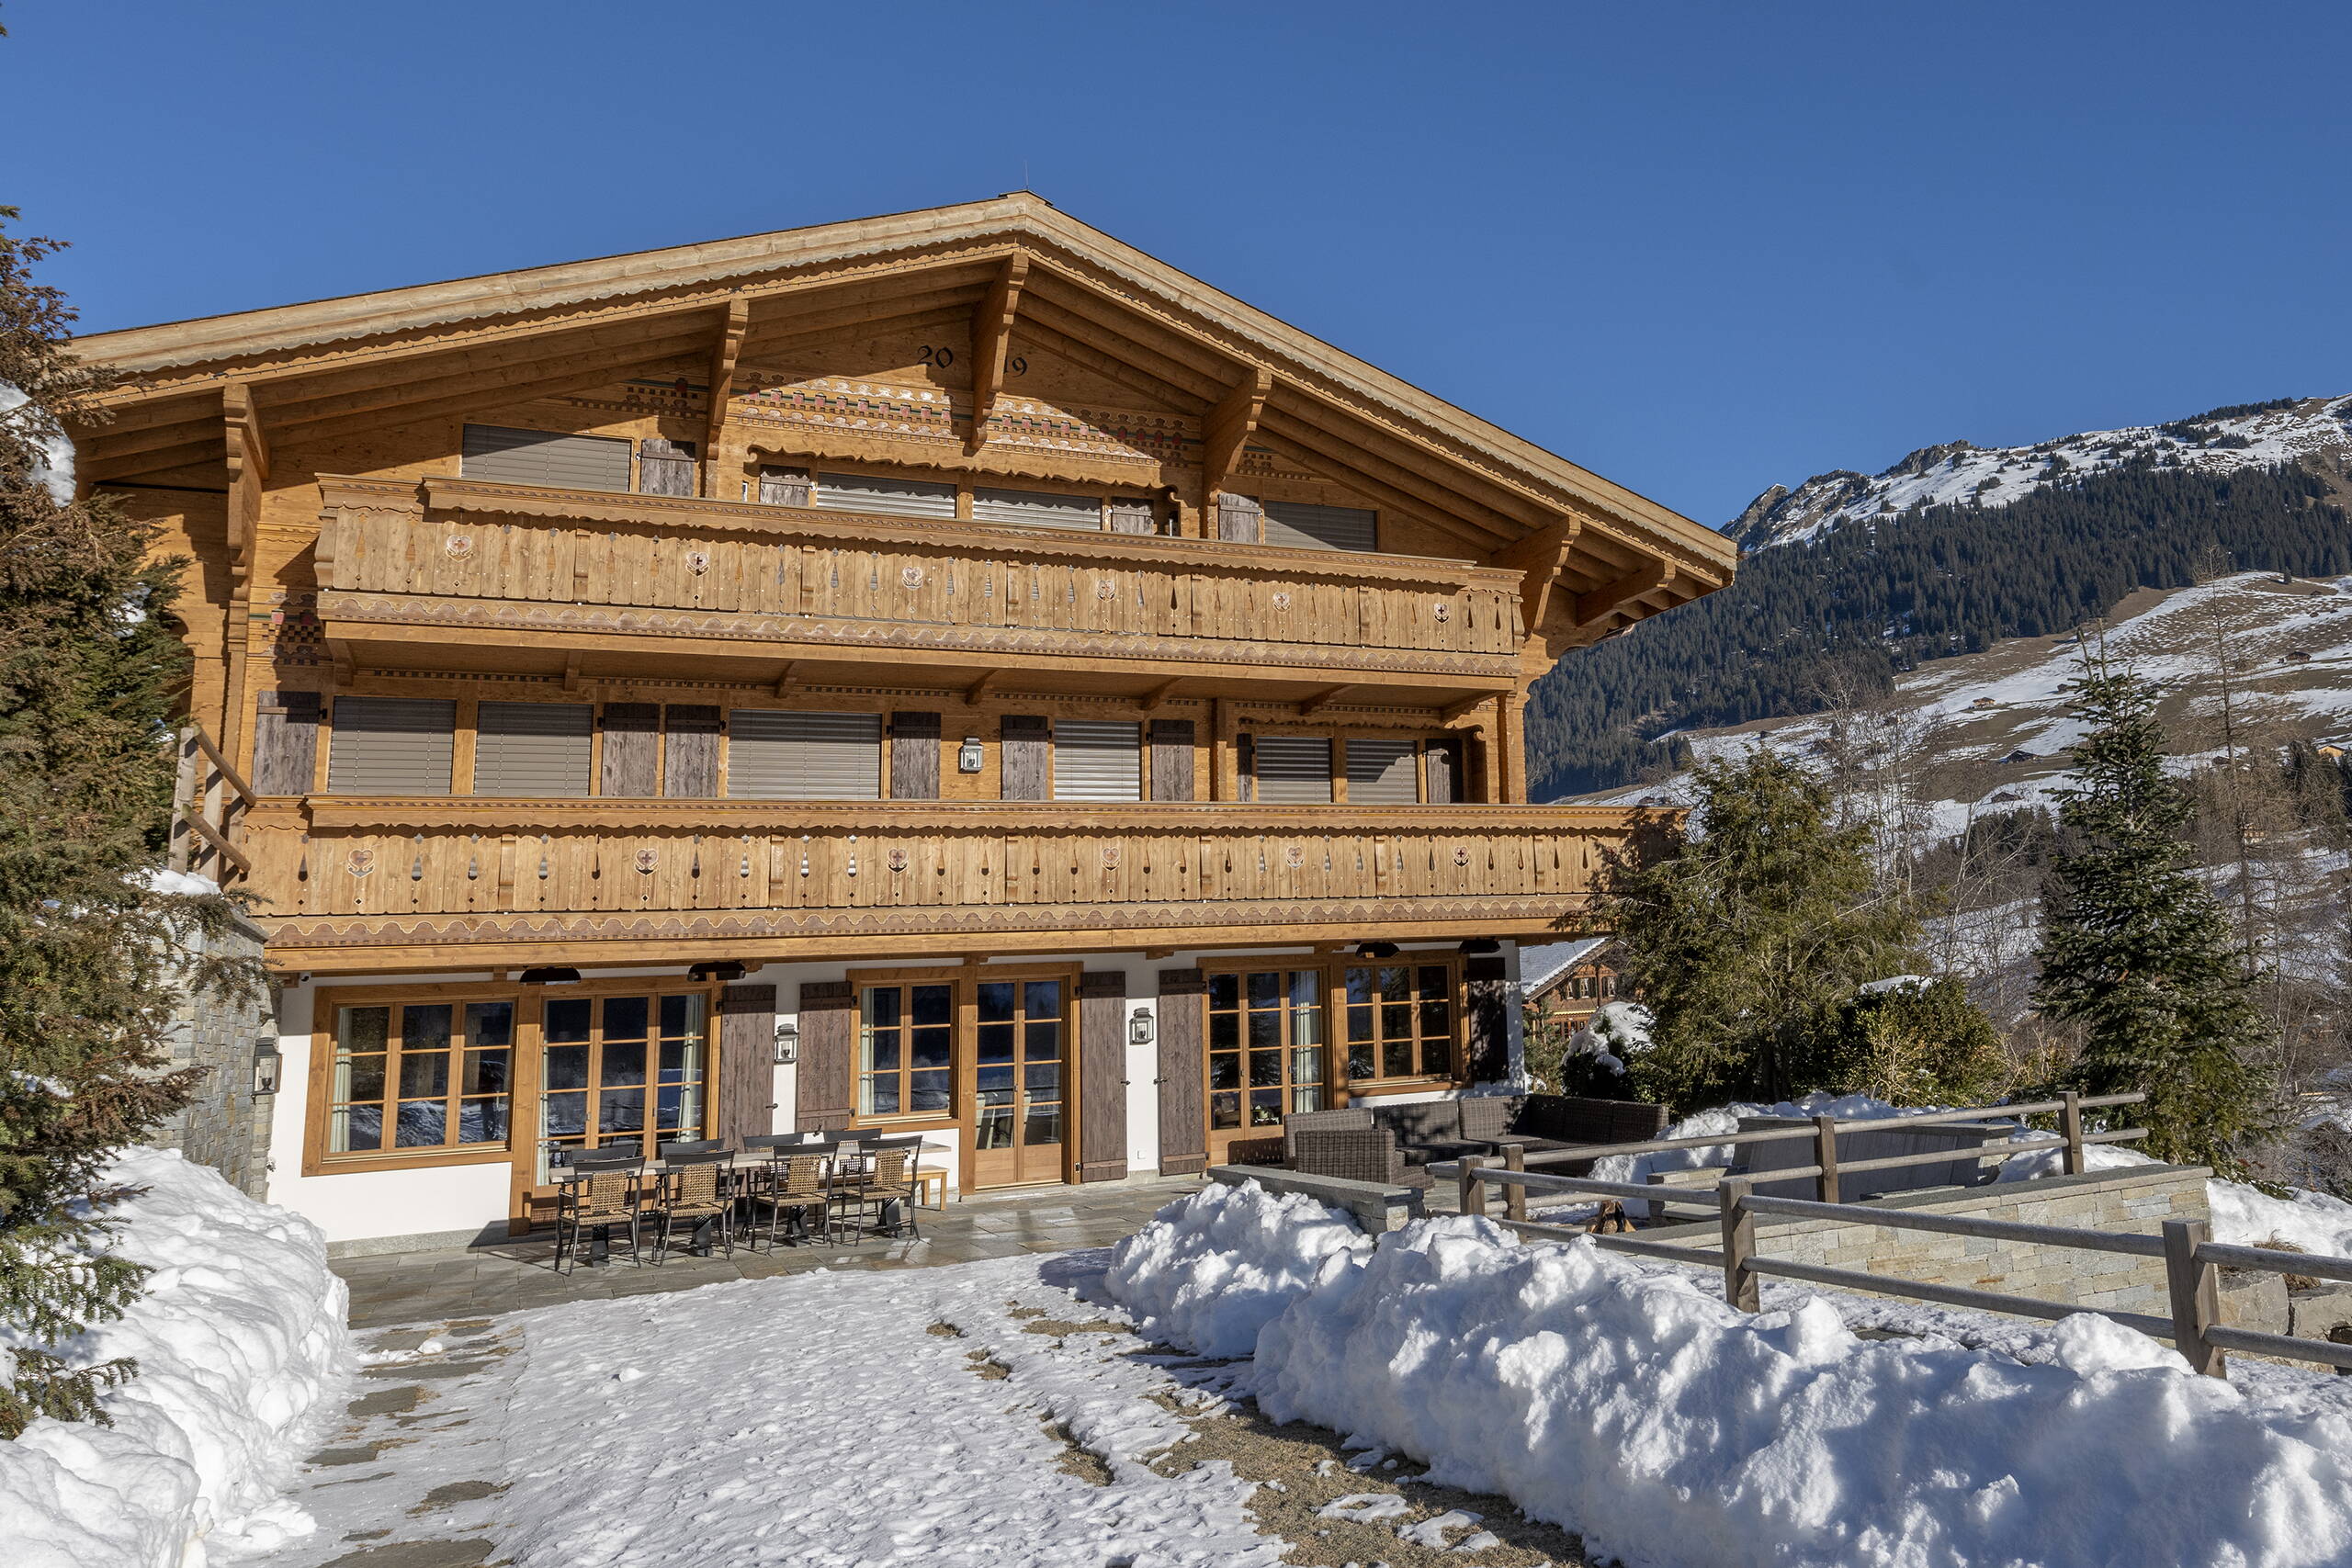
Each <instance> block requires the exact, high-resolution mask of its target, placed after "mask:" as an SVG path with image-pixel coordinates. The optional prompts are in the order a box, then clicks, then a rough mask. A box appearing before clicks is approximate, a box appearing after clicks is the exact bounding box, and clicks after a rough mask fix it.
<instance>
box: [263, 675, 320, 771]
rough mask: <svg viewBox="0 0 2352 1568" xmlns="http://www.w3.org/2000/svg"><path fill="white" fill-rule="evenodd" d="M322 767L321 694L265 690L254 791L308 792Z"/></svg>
mask: <svg viewBox="0 0 2352 1568" xmlns="http://www.w3.org/2000/svg"><path fill="white" fill-rule="evenodd" d="M318 770H319V694H318V693H316V692H264V693H263V694H261V705H260V706H259V707H258V708H257V709H256V710H255V711H254V794H255V795H308V794H310V793H311V780H312V779H314V778H316V777H317V776H318Z"/></svg>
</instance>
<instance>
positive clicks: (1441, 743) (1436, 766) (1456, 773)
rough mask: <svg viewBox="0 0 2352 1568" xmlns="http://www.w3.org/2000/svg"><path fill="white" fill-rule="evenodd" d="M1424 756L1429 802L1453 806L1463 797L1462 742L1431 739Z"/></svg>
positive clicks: (1434, 804) (1436, 804) (1464, 781)
mask: <svg viewBox="0 0 2352 1568" xmlns="http://www.w3.org/2000/svg"><path fill="white" fill-rule="evenodd" d="M1424 756H1425V757H1426V759H1427V761H1426V765H1425V769H1424V771H1425V773H1427V775H1428V779H1429V796H1428V799H1429V803H1430V805H1431V806H1453V805H1456V804H1458V803H1459V802H1461V801H1462V800H1463V799H1464V798H1465V792H1464V788H1463V786H1464V784H1465V783H1466V782H1467V781H1466V780H1464V777H1463V767H1462V742H1461V741H1459V740H1432V741H1430V743H1429V750H1428V751H1427V752H1425V753H1424Z"/></svg>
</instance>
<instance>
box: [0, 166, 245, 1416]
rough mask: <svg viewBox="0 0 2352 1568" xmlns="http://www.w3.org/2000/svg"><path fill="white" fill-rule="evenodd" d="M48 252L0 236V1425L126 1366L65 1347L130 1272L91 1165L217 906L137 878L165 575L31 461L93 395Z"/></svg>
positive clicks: (155, 1104)
mask: <svg viewBox="0 0 2352 1568" xmlns="http://www.w3.org/2000/svg"><path fill="white" fill-rule="evenodd" d="M15 217H16V211H15V209H12V208H0V223H4V222H5V221H6V220H12V219H14V218H15ZM55 248H56V247H55V246H54V244H53V243H51V242H48V241H43V240H39V239H19V238H17V237H15V236H13V235H11V234H9V233H8V232H7V231H6V229H5V228H0V1345H5V1346H6V1350H7V1352H8V1353H7V1354H6V1356H5V1357H0V1438H13V1437H15V1436H16V1435H17V1433H18V1432H20V1431H21V1430H23V1428H24V1427H25V1425H26V1424H27V1423H28V1422H29V1421H30V1420H32V1419H33V1418H34V1417H36V1416H56V1417H59V1418H62V1419H90V1418H97V1419H103V1418H104V1413H103V1411H102V1410H100V1408H99V1407H98V1404H97V1401H98V1398H99V1396H100V1395H101V1394H102V1393H104V1392H105V1390H106V1389H107V1387H110V1386H112V1385H113V1384H114V1383H116V1382H119V1381H121V1380H122V1379H123V1378H125V1377H127V1376H130V1374H131V1373H132V1372H133V1371H135V1370H136V1369H135V1368H133V1367H131V1366H130V1365H129V1364H128V1363H124V1362H119V1361H118V1362H109V1363H105V1364H100V1365H89V1364H86V1363H85V1361H84V1360H83V1359H77V1358H76V1357H74V1354H73V1353H72V1350H71V1348H70V1345H69V1342H70V1341H71V1340H72V1338H73V1337H74V1335H76V1334H77V1333H79V1332H80V1331H81V1330H82V1329H83V1328H85V1327H86V1326H87V1325H90V1324H92V1323H94V1322H97V1321H101V1320H103V1319H106V1318H107V1317H112V1316H116V1315H119V1314H120V1313H121V1311H122V1309H123V1307H124V1306H125V1305H126V1304H127V1303H129V1302H130V1300H131V1299H133V1297H134V1296H135V1295H136V1294H137V1292H138V1289H139V1280H140V1277H141V1274H142V1272H143V1270H141V1269H139V1268H138V1267H137V1266H135V1265H133V1264H130V1263H129V1262H126V1261H124V1260H122V1259H120V1258H110V1257H107V1256H106V1255H105V1252H104V1242H105V1238H106V1231H107V1225H106V1219H105V1214H106V1210H107V1205H108V1203H109V1202H110V1201H113V1200H114V1199H117V1198H119V1197H120V1196H121V1194H120V1193H119V1192H108V1191H106V1190H103V1187H104V1178H103V1170H104V1166H105V1162H106V1157H107V1151H109V1150H111V1149H113V1148H115V1147H117V1146H119V1145H122V1144H125V1143H130V1142H135V1141H137V1140H138V1139H140V1138H141V1137H143V1136H145V1135H147V1134H151V1133H152V1132H153V1130H154V1129H155V1127H156V1126H157V1125H158V1124H159V1123H160V1122H161V1121H162V1120H163V1118H164V1117H166V1116H168V1115H169V1114H171V1113H172V1112H173V1111H175V1110H177V1109H178V1108H179V1107H180V1106H182V1105H184V1104H185V1103H187V1099H188V1097H189V1095H190V1093H191V1091H192V1089H193V1083H192V1079H193V1077H195V1075H194V1074H193V1073H192V1072H176V1073H175V1072H172V1071H169V1070H167V1069H168V1068H169V1066H170V1061H171V1056H170V1051H169V1048H168V1043H167V1042H168V1034H167V1032H168V1029H169V1027H170V1022H171V1015H172V1010H173V1004H174V1001H175V995H176V992H175V980H180V979H185V978H187V976H185V975H183V974H181V973H180V959H181V955H182V953H183V952H184V946H185V943H186V942H187V938H188V936H189V935H190V934H191V933H192V932H193V931H196V930H198V929H207V930H218V929H220V927H222V926H223V925H225V924H226V922H227V921H228V920H229V919H231V918H232V911H231V909H230V908H229V905H228V903H227V901H226V900H225V899H223V898H221V897H219V896H211V897H189V896H175V895H168V894H163V893H158V892H154V891H151V890H150V889H149V887H148V886H147V883H148V880H149V877H148V874H150V873H152V872H153V870H154V869H155V868H157V867H158V866H160V865H161V863H162V854H163V850H164V843H165V840H166V834H167V830H168V827H169V817H170V809H171V796H172V783H173V765H172V751H171V746H170V744H169V741H170V732H169V724H170V720H171V716H172V711H173V706H174V704H175V699H176V697H177V694H178V693H179V691H180V690H181V688H182V687H183V686H184V685H185V683H186V673H185V672H186V668H187V655H186V653H185V651H184V650H183V649H182V648H181V645H180V643H179V640H178V638H177V637H175V636H174V635H173V633H172V631H171V629H170V628H169V627H168V626H165V625H164V621H163V619H162V615H163V613H164V609H165V607H166V606H167V605H168V604H169V602H170V599H171V595H172V592H173V585H174V581H175V576H176V572H177V567H176V565H175V564H171V563H165V564H153V563H150V562H149V561H148V559H147V556H148V552H149V549H150V547H151V545H152V543H153V535H152V530H150V529H149V528H148V527H146V526H144V525H140V524H137V523H134V522H132V521H131V520H130V519H129V518H127V517H125V516H124V515H123V513H121V512H120V511H119V508H118V507H117V506H116V505H115V504H114V503H113V502H109V501H107V500H105V499H103V498H96V497H94V498H91V499H88V500H84V501H79V502H75V501H73V500H71V499H70V494H71V487H70V484H67V483H66V482H64V481H63V479H62V476H61V475H59V474H56V473H53V472H51V471H50V467H49V465H50V464H51V462H52V461H53V462H55V463H57V464H59V465H60V466H62V464H63V463H64V462H66V461H68V460H69V459H67V457H66V456H65V448H64V447H63V446H62V429H61V426H60V420H61V417H62V416H63V415H66V414H68V413H70V412H77V411H80V410H84V409H85V408H86V406H87V400H88V398H89V396H90V394H91V393H92V392H93V391H95V390H96V389H97V387H98V386H99V384H100V383H99V380H98V378H96V376H94V375H93V374H92V373H90V372H89V371H88V370H86V369H85V368H84V367H79V366H77V365H75V364H74V361H73V359H72V357H71V355H70V354H69V352H68V350H67V348H66V344H65V333H66V326H67V323H68V322H70V321H72V320H73V312H72V311H71V310H68V309H67V308H66V306H65V302H64V300H63V299H62V296H61V295H60V294H59V292H58V291H57V290H55V289H53V288H43V287H40V286H37V285H35V284H34V283H33V282H32V281H31V279H30V276H29V272H30V268H31V266H32V264H34V263H35V262H37V261H39V260H40V258H41V257H42V256H43V255H45V254H48V253H49V252H51V250H53V249H55ZM54 491H65V492H66V493H65V495H63V496H61V495H59V494H57V493H54ZM195 978H196V980H197V981H198V983H199V984H203V985H207V986H235V985H239V984H242V983H249V977H244V976H238V975H235V974H232V973H229V972H227V971H225V970H221V969H219V968H208V969H205V970H203V971H201V972H199V973H198V974H197V975H196V976H195Z"/></svg>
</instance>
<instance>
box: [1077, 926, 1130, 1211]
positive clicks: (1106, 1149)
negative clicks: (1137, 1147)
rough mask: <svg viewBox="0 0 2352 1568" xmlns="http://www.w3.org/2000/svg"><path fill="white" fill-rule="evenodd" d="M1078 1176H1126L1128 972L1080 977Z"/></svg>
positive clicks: (1109, 971)
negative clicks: (1126, 973)
mask: <svg viewBox="0 0 2352 1568" xmlns="http://www.w3.org/2000/svg"><path fill="white" fill-rule="evenodd" d="M1078 1094H1079V1115H1078V1179H1079V1180H1080V1181H1118V1180H1122V1179H1125V1176H1126V1174H1127V976H1126V975H1125V972H1124V971H1121V970H1117V969H1090V970H1087V971H1086V972H1085V973H1084V974H1082V975H1080V976H1079V978H1078Z"/></svg>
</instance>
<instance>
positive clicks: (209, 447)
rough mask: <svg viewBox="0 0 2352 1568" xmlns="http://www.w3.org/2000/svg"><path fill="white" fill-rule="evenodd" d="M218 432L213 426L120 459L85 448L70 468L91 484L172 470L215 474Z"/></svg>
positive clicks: (218, 455)
mask: <svg viewBox="0 0 2352 1568" xmlns="http://www.w3.org/2000/svg"><path fill="white" fill-rule="evenodd" d="M220 439H221V436H220V427H219V425H218V424H217V423H216V424H215V426H214V428H213V429H212V430H211V431H210V432H209V433H207V434H202V435H198V436H193V437H191V438H190V439H188V440H185V441H181V442H179V443H177V444H175V445H174V446H166V447H163V448H160V449H158V450H155V451H151V452H144V453H135V454H133V455H132V456H131V457H127V458H122V459H117V458H116V457H112V456H111V455H109V454H107V453H103V452H93V451H90V450H88V449H87V448H86V447H85V449H84V451H83V454H82V457H81V458H80V460H79V461H78V462H77V463H76V464H75V465H74V467H75V468H78V469H80V470H81V471H82V472H84V473H86V474H88V475H89V476H90V479H91V480H92V481H93V482H96V481H97V480H99V479H128V478H130V477H131V476H132V475H135V474H163V473H169V472H171V471H172V470H174V469H175V468H211V469H214V470H216V472H217V470H218V469H219V468H220ZM207 482H208V483H209V482H210V481H207Z"/></svg>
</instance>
